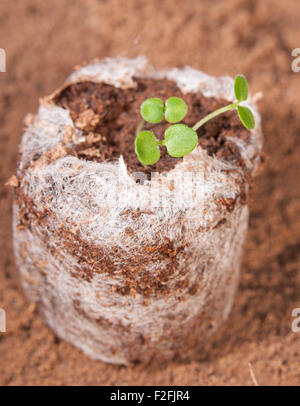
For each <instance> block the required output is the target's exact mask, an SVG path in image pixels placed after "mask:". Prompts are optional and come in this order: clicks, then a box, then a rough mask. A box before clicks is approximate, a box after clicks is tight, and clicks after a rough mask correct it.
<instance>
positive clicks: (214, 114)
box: [193, 102, 240, 131]
mask: <svg viewBox="0 0 300 406" xmlns="http://www.w3.org/2000/svg"><path fill="white" fill-rule="evenodd" d="M239 103H240V102H235V103H232V104H229V105H228V106H225V107H221V108H220V109H218V110H216V111H213V112H212V113H210V114H208V115H207V116H206V117H204V118H202V119H201V120H200V121H198V122H197V123H196V124H195V125H194V127H193V130H195V131H197V130H198V129H199V128H200V127H202V126H203V124H205V123H207V121H209V120H211V119H212V118H215V117H216V116H218V115H219V114H222V113H225V111H230V110H234V109H235V108H236V107H237V106H238V105H239Z"/></svg>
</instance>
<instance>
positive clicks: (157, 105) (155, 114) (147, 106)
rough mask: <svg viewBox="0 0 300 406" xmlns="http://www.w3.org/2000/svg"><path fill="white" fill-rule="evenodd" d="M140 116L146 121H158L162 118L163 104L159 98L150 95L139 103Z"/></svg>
mask: <svg viewBox="0 0 300 406" xmlns="http://www.w3.org/2000/svg"><path fill="white" fill-rule="evenodd" d="M140 111H141V116H142V117H143V119H144V120H145V121H148V123H154V124H156V123H159V122H160V121H162V119H163V118H164V104H163V102H162V100H161V99H158V98H157V97H151V98H150V99H147V100H145V101H144V102H143V103H142V104H141V109H140Z"/></svg>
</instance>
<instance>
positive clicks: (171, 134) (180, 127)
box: [163, 124, 198, 158]
mask: <svg viewBox="0 0 300 406" xmlns="http://www.w3.org/2000/svg"><path fill="white" fill-rule="evenodd" d="M197 143H198V137H197V133H196V131H194V130H193V129H192V128H190V127H188V126H187V125H185V124H175V125H172V126H171V127H169V128H168V129H167V130H166V131H165V139H164V141H163V145H165V146H166V147H167V151H168V154H169V155H171V156H173V157H175V158H180V157H182V156H184V155H187V154H189V153H190V152H192V151H193V149H195V148H196V145H197Z"/></svg>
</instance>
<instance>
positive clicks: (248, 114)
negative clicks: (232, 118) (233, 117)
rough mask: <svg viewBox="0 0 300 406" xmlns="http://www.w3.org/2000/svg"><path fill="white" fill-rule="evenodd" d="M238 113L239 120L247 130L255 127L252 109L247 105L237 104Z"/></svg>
mask: <svg viewBox="0 0 300 406" xmlns="http://www.w3.org/2000/svg"><path fill="white" fill-rule="evenodd" d="M237 109H238V114H239V117H240V120H241V122H242V123H243V124H244V126H245V127H246V128H248V130H252V129H253V128H254V127H255V120H254V117H253V114H252V111H251V110H250V109H248V107H244V106H238V107H237Z"/></svg>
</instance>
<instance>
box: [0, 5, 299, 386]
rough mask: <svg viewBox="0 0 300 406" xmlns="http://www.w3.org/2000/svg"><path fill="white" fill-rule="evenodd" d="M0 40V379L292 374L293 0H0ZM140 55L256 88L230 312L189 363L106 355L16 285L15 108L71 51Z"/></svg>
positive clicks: (74, 58) (39, 90) (293, 379)
mask: <svg viewBox="0 0 300 406" xmlns="http://www.w3.org/2000/svg"><path fill="white" fill-rule="evenodd" d="M0 47H2V48H4V49H5V50H6V53H7V72H6V73H0V86H1V92H0V135H1V148H0V153H1V160H0V169H1V175H0V182H1V193H0V212H1V231H0V238H1V243H0V247H1V254H0V308H4V309H5V310H6V314H7V333H4V334H0V367H1V368H0V384H1V385H17V384H19V385H30V384H33V385H41V384H44V385H79V384H82V385H92V384H94V385H104V384H106V385H126V384H132V385H138V384H139V385H148V384H153V385H157V384H162V385H163V384H169V385H177V384H182V385H188V384H190V385H216V384H221V385H233V384H237V385H247V384H249V385H252V384H253V382H252V380H251V376H250V373H249V368H248V363H249V362H250V363H251V365H252V368H253V371H254V373H255V376H256V379H257V381H258V383H259V384H261V385H285V384H290V385H298V384H299V383H300V365H299V357H300V333H299V334H295V333H293V332H292V331H291V322H292V317H291V312H292V309H294V308H296V307H300V96H299V95H300V72H299V73H298V74H297V73H294V72H292V70H291V62H292V60H293V58H292V57H291V51H292V49H294V48H299V47H300V2H299V0H285V1H284V2H283V1H281V0H264V1H254V0H246V1H242V0H227V1H226V2H225V1H212V0H205V1H204V0H201V1H200V0H195V1H192V0H187V1H184V2H179V1H174V0H165V1H163V0H158V1H156V0H149V1H138V0H135V1H133V0H127V1H126V2H125V1H121V0H110V1H104V0H102V1H96V0H85V1H83V0H81V1H79V0H75V1H72V2H71V1H67V0H52V1H51V2H41V1H38V0H27V1H22V0H15V1H9V0H2V1H1V3H0ZM138 54H144V55H147V56H148V57H149V58H150V59H151V61H152V63H153V64H155V65H156V66H158V67H169V66H174V65H177V66H184V65H186V64H189V65H191V66H193V67H195V68H199V69H202V70H204V71H206V72H208V73H210V74H214V75H223V74H229V75H235V74H236V73H244V74H245V75H246V76H247V78H248V79H249V82H250V86H251V92H252V93H254V92H256V91H262V92H263V95H264V97H263V99H262V101H260V104H259V106H260V111H261V113H262V118H263V129H264V133H265V152H266V153H267V154H268V155H269V157H270V160H269V162H268V165H267V166H266V168H265V170H264V172H263V173H262V174H261V175H260V176H259V177H258V178H257V180H256V189H255V199H254V201H253V202H252V204H251V219H250V229H249V233H248V238H247V242H246V247H245V253H244V261H243V265H242V277H241V282H240V287H239V291H238V293H237V296H236V301H235V305H234V308H233V311H232V313H231V315H230V318H229V320H228V322H227V323H225V325H224V326H223V327H222V329H221V330H220V331H219V332H218V333H217V335H216V336H215V337H213V339H212V340H211V341H210V342H209V343H208V345H207V348H206V349H205V351H202V352H201V353H200V354H199V355H198V356H197V357H195V359H194V360H193V361H192V362H190V363H175V362H173V363H169V364H166V365H163V366H160V367H158V366H155V365H152V366H147V367H145V366H135V367H131V368H126V367H118V366H110V365H106V364H103V363H101V362H94V361H91V360H89V359H88V358H87V357H86V356H85V355H84V354H83V353H81V352H80V351H79V350H77V349H75V348H73V347H72V346H71V345H69V344H67V343H66V342H64V341H61V340H58V339H57V338H55V336H54V334H53V333H52V332H51V330H49V329H48V328H47V327H46V326H45V325H44V324H43V322H42V321H41V320H40V318H39V316H38V315H37V313H36V311H35V309H34V306H33V305H32V304H30V303H28V301H27V300H26V299H25V298H24V296H23V294H22V290H21V288H20V285H19V280H18V273H17V269H16V265H15V263H14V258H13V253H12V237H11V200H12V194H11V192H10V191H9V190H8V189H7V188H5V187H4V183H5V182H6V180H7V179H8V178H9V176H10V175H12V174H13V173H14V170H15V166H16V158H17V151H18V144H19V141H20V137H21V134H22V128H23V118H24V116H25V114H26V113H27V112H35V111H36V109H37V106H38V99H39V97H41V96H43V95H47V94H49V93H50V92H52V91H53V90H54V89H55V88H57V87H58V86H59V85H60V84H61V83H62V82H63V80H64V78H65V77H66V76H67V75H68V74H69V73H70V72H71V71H72V68H73V66H74V65H76V64H80V63H82V62H83V61H88V60H90V59H92V58H94V57H100V58H101V57H104V56H116V55H122V56H136V55H138Z"/></svg>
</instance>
